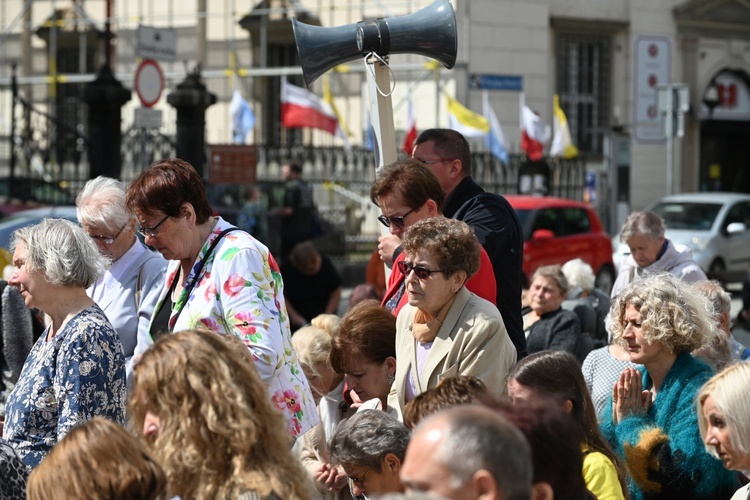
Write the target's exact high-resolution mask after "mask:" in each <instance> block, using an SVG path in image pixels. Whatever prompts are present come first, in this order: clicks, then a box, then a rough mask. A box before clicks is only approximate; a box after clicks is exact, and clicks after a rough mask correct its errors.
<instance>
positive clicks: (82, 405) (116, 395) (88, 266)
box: [3, 219, 126, 467]
mask: <svg viewBox="0 0 750 500" xmlns="http://www.w3.org/2000/svg"><path fill="white" fill-rule="evenodd" d="M11 248H12V250H13V267H14V270H13V276H12V277H11V279H10V284H11V285H13V286H15V287H17V288H18V290H19V291H20V292H21V296H22V297H23V298H24V301H25V302H26V305H27V306H28V307H36V308H38V309H40V310H41V311H43V312H44V313H46V314H47V315H48V316H49V317H50V319H51V323H50V325H49V326H48V327H47V329H46V331H45V332H44V334H43V335H42V336H41V337H40V338H39V340H38V341H37V342H36V344H35V345H34V347H33V348H32V350H31V353H30V354H29V356H28V358H27V359H26V363H25V364H24V367H23V370H22V371H21V375H20V377H19V379H18V383H17V384H16V386H15V387H14V388H13V391H12V392H11V394H10V396H9V398H8V404H7V407H6V420H5V427H4V429H3V438H4V439H5V440H7V441H8V442H9V443H10V445H11V446H13V448H15V450H16V451H17V452H18V454H19V455H20V457H21V459H22V460H23V462H24V463H25V464H26V466H27V467H35V466H37V465H38V464H39V462H40V461H41V460H42V458H44V456H45V455H47V453H48V452H49V451H50V450H51V449H52V447H53V446H54V445H55V444H56V443H57V442H58V441H59V440H60V439H62V438H63V437H64V436H65V435H66V434H67V433H68V432H69V431H70V430H71V429H73V428H74V427H76V426H78V425H80V424H82V423H83V422H86V421H88V420H90V419H92V418H93V417H95V416H97V415H99V416H103V417H106V418H109V419H110V420H113V421H115V422H117V423H120V424H122V423H124V419H125V406H126V401H125V396H126V390H125V358H124V356H123V353H122V345H121V344H120V339H119V338H118V336H117V332H115V330H114V328H113V327H112V325H111V324H110V322H109V320H108V319H107V317H106V316H105V314H104V312H103V311H102V310H101V309H100V308H99V306H97V305H96V304H95V303H94V301H93V300H91V298H90V297H89V296H88V295H86V288H87V287H89V286H91V284H92V283H94V282H95V281H96V280H97V279H98V278H99V276H100V275H101V273H102V272H103V271H104V269H105V267H106V266H107V259H106V258H105V257H104V256H102V255H101V254H100V253H99V251H98V250H97V248H96V245H95V244H94V242H93V241H92V240H91V238H89V236H88V235H87V234H86V232H85V231H84V230H83V229H81V228H80V227H78V226H77V225H75V224H73V223H72V222H70V221H66V220H60V219H46V220H43V221H42V222H40V223H39V224H37V225H35V226H29V227H25V228H22V229H19V230H17V231H16V232H15V233H14V234H13V240H12V242H11Z"/></svg>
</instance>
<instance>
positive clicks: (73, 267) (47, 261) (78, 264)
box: [11, 219, 109, 288]
mask: <svg viewBox="0 0 750 500" xmlns="http://www.w3.org/2000/svg"><path fill="white" fill-rule="evenodd" d="M19 242H22V243H23V244H24V245H25V246H26V265H27V267H28V268H29V269H30V270H34V271H39V272H41V273H43V274H44V277H45V278H46V279H47V281H48V282H49V283H50V284H51V285H54V286H69V287H83V288H88V287H89V286H91V285H92V284H93V283H94V282H95V281H96V280H97V279H99V276H101V274H102V273H103V272H104V270H105V269H106V268H107V266H108V265H109V260H108V259H107V258H106V257H104V256H103V255H102V254H101V253H99V249H98V248H97V247H96V243H94V240H93V239H91V238H90V237H89V235H88V234H86V231H84V230H83V228H81V227H80V226H78V225H76V224H74V223H73V222H70V221H69V220H65V219H44V220H42V222H40V223H39V224H35V225H33V226H26V227H22V228H20V229H17V230H16V231H15V232H14V233H13V238H12V240H11V251H13V252H15V249H16V246H17V245H18V243H19Z"/></svg>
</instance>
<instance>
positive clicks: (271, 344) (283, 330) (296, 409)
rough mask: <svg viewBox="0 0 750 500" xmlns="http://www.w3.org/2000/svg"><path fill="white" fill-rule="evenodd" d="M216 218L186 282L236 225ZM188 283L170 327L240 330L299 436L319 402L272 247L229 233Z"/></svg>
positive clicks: (172, 270)
mask: <svg viewBox="0 0 750 500" xmlns="http://www.w3.org/2000/svg"><path fill="white" fill-rule="evenodd" d="M217 220H218V222H217V223H216V226H215V227H214V229H213V232H212V233H211V235H210V236H209V237H208V240H207V241H206V242H205V243H204V244H203V248H202V249H201V251H200V253H199V254H198V258H197V260H196V261H195V264H194V265H193V269H192V271H191V272H190V275H189V276H188V279H187V283H188V287H189V284H190V283H192V282H193V280H194V279H195V273H196V270H197V269H198V268H199V267H200V264H201V262H202V261H203V260H204V258H205V257H206V253H207V251H208V248H209V247H210V246H211V244H212V243H213V241H214V239H216V237H217V236H218V235H219V233H221V232H222V231H224V230H225V229H227V228H230V227H233V226H232V225H231V224H229V223H227V222H226V221H224V220H223V219H221V218H220V217H219V218H217ZM179 266H180V263H179V261H171V262H170V263H169V267H168V269H167V282H166V286H165V287H164V289H163V290H162V293H161V296H160V298H159V302H158V303H157V306H156V310H157V311H158V310H159V309H160V308H161V303H162V302H164V299H165V298H166V294H167V293H168V291H169V289H170V288H171V286H172V282H173V281H174V279H175V277H176V276H177V272H178V270H179ZM188 287H185V288H183V289H182V290H181V292H180V295H179V297H178V298H177V300H176V301H175V302H174V304H173V305H172V315H171V317H170V321H169V325H170V330H171V331H175V332H178V331H181V330H188V329H195V328H209V329H211V330H213V331H215V332H218V333H223V334H228V333H231V334H233V335H236V336H237V337H239V338H240V339H241V340H242V341H243V342H244V343H245V345H247V347H248V349H250V352H251V354H252V356H253V359H254V360H255V367H256V368H257V370H258V373H259V374H260V377H261V379H263V382H265V384H266V386H267V389H268V393H269V395H270V397H271V401H272V402H273V404H274V405H275V406H276V407H277V408H279V410H281V411H282V412H283V413H284V414H285V415H286V417H287V422H288V427H289V434H290V435H291V436H292V437H298V436H301V435H302V434H304V433H305V432H307V431H308V430H309V429H311V428H312V427H313V426H314V425H315V424H317V423H318V421H319V418H318V412H317V410H316V408H315V401H314V400H313V397H312V392H311V391H310V386H309V385H308V383H307V379H306V378H305V375H304V374H303V373H302V369H301V367H300V364H299V361H298V359H297V354H296V353H295V351H294V348H293V347H292V336H291V333H290V329H289V318H288V317H287V312H286V304H285V302H284V284H283V282H282V280H281V273H280V272H279V266H278V265H277V264H276V261H275V260H274V258H273V256H272V255H271V254H270V253H269V251H268V248H266V247H265V246H264V245H263V244H262V243H260V242H259V241H257V240H256V239H255V238H253V237H252V236H250V235H249V234H247V233H246V232H244V231H240V230H235V231H233V232H230V233H227V234H226V235H224V237H223V238H222V239H221V240H220V241H219V243H218V244H217V246H216V247H215V248H214V251H213V252H212V253H211V255H209V256H208V259H207V260H206V262H205V264H204V265H203V269H202V270H201V272H200V276H198V283H197V285H196V286H195V288H193V290H192V292H191V293H190V294H189V296H188ZM183 304H184V306H183ZM181 307H182V311H181V312H180V313H179V316H178V315H177V313H178V311H180V308H181Z"/></svg>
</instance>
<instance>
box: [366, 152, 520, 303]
mask: <svg viewBox="0 0 750 500" xmlns="http://www.w3.org/2000/svg"><path fill="white" fill-rule="evenodd" d="M370 199H371V200H372V202H373V203H375V204H376V205H377V206H379V207H380V211H381V213H382V214H381V215H380V216H379V217H378V220H379V221H380V223H381V224H383V225H384V226H386V227H388V228H389V229H390V231H391V234H392V235H394V236H395V237H396V238H398V240H399V241H401V236H402V235H403V233H404V231H406V229H408V228H409V227H410V226H411V225H412V224H414V223H415V222H417V221H420V220H423V219H428V218H430V217H443V213H442V206H443V199H444V194H443V191H442V189H441V188H440V184H439V182H438V179H437V177H436V176H435V175H434V174H433V173H432V172H430V169H429V168H427V167H425V166H424V165H423V164H421V163H420V162H418V161H414V160H406V161H402V162H396V163H393V164H391V165H389V166H387V167H384V168H383V169H382V170H381V171H380V172H379V173H378V175H377V177H376V179H375V182H374V183H373V185H372V188H371V189H370ZM405 265H406V263H405V262H404V255H403V254H402V253H400V254H399V255H398V256H397V257H396V259H395V261H394V265H393V269H392V271H391V275H390V277H389V279H388V287H387V289H386V292H385V295H384V296H383V302H382V304H383V306H385V307H386V308H388V310H389V311H391V312H392V313H393V314H394V316H397V315H398V312H399V311H400V310H401V308H402V307H403V306H404V304H406V302H407V296H406V295H407V294H406V293H404V291H405V282H406V280H405V276H406V275H407V274H408V272H405V271H406V267H404V266H405ZM420 269H421V268H414V271H415V272H416V273H417V275H419V274H420V272H421V271H420ZM410 270H411V269H409V271H410ZM466 288H467V289H468V290H469V291H470V292H473V293H475V294H477V295H479V296H480V297H482V298H483V299H486V300H488V301H490V302H492V303H493V304H494V303H495V301H496V298H497V296H496V293H497V286H496V283H495V275H494V274H493V271H492V263H491V262H490V258H489V257H488V256H487V252H485V251H484V250H482V252H481V256H480V265H479V271H478V272H477V274H476V275H474V276H472V277H471V278H470V279H469V281H467V282H466ZM519 297H520V296H519ZM519 300H520V299H519Z"/></svg>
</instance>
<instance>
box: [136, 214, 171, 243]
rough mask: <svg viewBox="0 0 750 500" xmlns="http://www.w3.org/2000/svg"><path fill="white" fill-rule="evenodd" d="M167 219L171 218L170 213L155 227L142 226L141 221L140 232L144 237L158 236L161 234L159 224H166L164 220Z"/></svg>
mask: <svg viewBox="0 0 750 500" xmlns="http://www.w3.org/2000/svg"><path fill="white" fill-rule="evenodd" d="M167 219H169V215H165V216H164V218H163V219H162V220H160V221H159V222H157V223H156V225H155V226H154V227H142V226H141V225H140V223H139V224H138V233H139V234H140V235H141V236H143V237H144V238H145V237H147V236H148V237H150V238H156V237H157V236H158V235H159V226H161V225H162V224H164V221H165V220H167Z"/></svg>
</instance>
